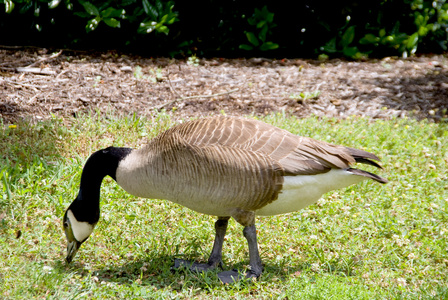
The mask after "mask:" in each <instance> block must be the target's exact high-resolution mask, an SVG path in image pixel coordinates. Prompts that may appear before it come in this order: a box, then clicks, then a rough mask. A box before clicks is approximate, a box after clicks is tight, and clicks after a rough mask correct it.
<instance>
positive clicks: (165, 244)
mask: <svg viewBox="0 0 448 300" xmlns="http://www.w3.org/2000/svg"><path fill="white" fill-rule="evenodd" d="M263 121H265V122H268V123H271V124H274V125H276V126H279V127H281V128H285V129H287V130H289V131H291V132H293V133H295V134H299V135H304V136H309V137H313V138H315V139H319V140H324V141H327V142H331V143H335V144H342V145H345V146H350V147H356V148H361V149H364V150H367V151H371V152H373V153H376V154H377V155H378V156H380V157H381V158H382V165H383V166H384V170H374V168H373V167H370V166H367V167H365V168H364V169H366V170H370V171H374V172H377V173H378V174H380V175H382V176H384V177H386V178H388V179H389V180H390V182H389V183H388V184H386V185H380V184H378V183H376V182H373V181H365V182H363V183H361V184H358V185H356V186H351V187H349V188H346V189H344V190H339V191H335V192H332V193H329V194H327V195H325V197H323V198H322V199H321V200H320V201H319V202H318V203H317V204H315V205H312V206H310V207H307V208H306V209H304V210H302V211H298V212H295V213H291V214H287V215H281V216H275V217H259V218H258V219H257V222H256V226H257V230H258V239H259V247H260V253H261V257H262V260H263V263H264V266H265V271H264V273H263V274H262V276H261V277H260V278H259V279H258V280H244V281H241V282H238V283H235V284H232V285H223V284H221V283H220V282H219V280H218V278H217V275H216V273H217V272H216V271H213V272H209V273H206V274H195V273H192V272H189V271H186V270H185V271H178V272H174V273H173V272H171V271H170V266H171V265H172V263H173V260H174V258H187V259H195V260H200V261H205V260H207V258H208V254H209V252H210V250H211V247H212V242H213V238H214V220H215V218H214V217H211V216H206V215H201V214H198V213H195V212H193V211H191V210H189V209H187V208H184V207H181V206H178V205H176V204H173V203H170V202H168V201H164V200H148V199H141V198H136V197H133V196H130V195H129V194H126V193H125V192H124V191H123V190H122V189H121V188H120V187H118V186H117V185H116V184H115V182H114V181H113V180H112V179H110V178H106V180H105V181H104V183H103V187H102V190H101V193H102V199H101V219H100V222H99V223H98V225H97V226H96V229H95V231H94V233H93V235H92V236H91V237H90V238H89V240H88V241H87V242H85V243H84V244H83V246H82V247H81V249H80V251H79V252H78V254H77V256H76V257H75V259H74V262H73V263H72V264H70V265H67V264H66V263H65V262H64V258H65V246H66V244H65V236H64V233H63V230H62V224H61V219H62V216H63V213H64V211H65V209H66V208H67V206H68V205H69V204H70V203H71V201H72V200H73V199H74V198H75V196H76V194H77V191H78V185H79V180H80V175H81V170H82V167H83V164H84V162H85V161H86V159H87V157H88V156H89V154H90V153H92V152H93V151H95V150H97V149H100V148H102V147H107V146H110V145H115V146H131V147H138V146H140V145H142V144H144V143H145V141H146V140H147V139H148V138H152V137H154V136H155V135H157V134H158V133H160V132H161V131H162V130H164V129H166V128H169V127H170V126H172V125H174V124H175V123H176V121H175V120H174V119H172V118H171V117H169V116H168V115H166V114H163V113H161V114H159V115H157V116H155V117H153V118H151V119H145V118H139V117H136V116H129V117H127V118H118V117H114V116H113V115H109V116H107V117H99V116H96V115H85V116H81V117H79V118H77V119H75V118H64V119H61V118H58V117H54V118H53V119H51V120H49V121H43V122H40V123H38V124H35V125H29V124H27V123H26V122H22V123H18V124H14V125H5V124H1V123H0V125H1V128H0V141H1V147H0V154H1V155H0V191H1V193H0V243H1V246H0V298H5V299H32V298H39V299H42V298H46V299H122V298H127V299H142V298H145V299H153V298H155V299H159V298H163V299H186V298H188V299H191V298H195V299H206V298H218V297H219V298H232V299H260V298H264V299H270V298H274V299H330V298H331V299H448V287H447V282H448V271H447V270H448V254H447V249H448V242H447V240H448V226H447V222H448V184H447V181H448V179H447V176H448V124H447V123H446V122H445V123H443V122H442V123H430V122H427V121H420V122H419V121H415V120H413V119H393V120H389V121H385V120H371V119H364V118H356V117H352V118H349V119H346V120H338V119H330V118H315V117H310V118H306V119H296V118H295V117H289V116H285V115H282V114H276V115H271V116H267V117H265V118H263ZM223 259H224V264H225V265H224V267H225V269H231V268H233V267H237V268H238V267H239V268H244V267H245V266H247V265H248V251H247V244H246V241H245V239H244V237H243V235H242V227H241V226H240V225H239V224H237V223H236V222H235V221H231V222H230V223H229V229H228V234H227V239H226V243H225V244H224V257H223Z"/></svg>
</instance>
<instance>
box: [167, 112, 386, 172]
mask: <svg viewBox="0 0 448 300" xmlns="http://www.w3.org/2000/svg"><path fill="white" fill-rule="evenodd" d="M170 132H173V133H174V132H175V133H176V134H179V135H181V136H182V138H183V139H184V140H185V142H187V143H189V144H191V145H196V146H199V147H201V146H211V145H221V146H226V147H234V148H239V149H244V150H250V151H252V152H255V153H260V154H263V155H267V156H269V157H270V158H271V159H273V160H274V161H276V162H278V163H279V164H280V165H281V167H282V168H283V170H284V172H285V174H286V175H312V174H319V173H325V172H328V171H329V170H330V169H332V168H338V169H345V168H348V167H349V166H350V164H353V163H355V162H363V163H370V164H373V165H377V164H376V163H374V162H371V161H370V160H369V159H374V160H379V159H378V157H376V156H375V155H373V154H371V153H369V152H365V151H362V150H358V149H353V148H347V147H343V146H336V145H332V144H328V143H325V142H320V141H317V140H314V139H311V138H307V137H300V136H296V135H293V134H292V133H290V132H288V131H286V130H283V129H280V128H277V127H275V126H272V125H269V124H266V123H263V122H260V121H257V120H253V119H244V118H237V117H225V116H218V117H211V118H205V119H198V120H194V121H191V122H187V123H185V124H181V125H178V126H176V127H173V128H171V129H169V130H168V131H167V132H166V133H167V134H169V133H170ZM377 166H378V165H377Z"/></svg>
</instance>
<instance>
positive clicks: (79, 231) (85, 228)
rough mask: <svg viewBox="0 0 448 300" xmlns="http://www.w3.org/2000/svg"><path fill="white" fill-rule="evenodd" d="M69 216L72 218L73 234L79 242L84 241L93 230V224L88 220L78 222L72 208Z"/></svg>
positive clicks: (68, 213) (68, 212)
mask: <svg viewBox="0 0 448 300" xmlns="http://www.w3.org/2000/svg"><path fill="white" fill-rule="evenodd" d="M67 218H68V219H69V220H70V224H71V226H72V231H73V235H74V236H75V239H76V240H77V241H78V242H82V241H84V240H85V239H86V238H88V237H89V236H90V234H91V233H92V231H93V227H94V226H93V225H91V224H89V223H87V222H78V220H76V218H75V215H74V214H73V212H72V211H71V210H69V211H67Z"/></svg>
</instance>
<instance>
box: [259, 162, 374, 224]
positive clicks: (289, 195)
mask: <svg viewBox="0 0 448 300" xmlns="http://www.w3.org/2000/svg"><path fill="white" fill-rule="evenodd" d="M364 179H367V177H364V176H359V175H354V174H352V173H350V172H349V171H347V170H343V169H332V170H331V171H329V172H327V173H323V174H317V175H297V176H285V177H284V183H283V189H282V191H281V193H280V194H279V195H278V198H277V200H275V201H274V202H272V203H270V204H268V205H266V206H265V207H262V208H261V209H259V210H257V211H256V212H255V214H256V215H259V216H272V215H279V214H285V213H289V212H294V211H298V210H300V209H302V208H305V207H307V206H308V205H311V204H313V203H315V202H316V201H317V200H319V198H320V197H322V195H323V194H325V193H328V192H329V191H333V190H337V189H341V188H344V187H347V186H349V185H352V184H355V183H358V182H361V181H362V180H364Z"/></svg>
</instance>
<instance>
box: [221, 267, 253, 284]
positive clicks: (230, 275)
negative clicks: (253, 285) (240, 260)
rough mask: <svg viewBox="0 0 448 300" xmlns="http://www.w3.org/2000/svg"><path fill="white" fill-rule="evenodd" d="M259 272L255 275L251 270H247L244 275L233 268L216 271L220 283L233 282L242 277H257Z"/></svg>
mask: <svg viewBox="0 0 448 300" xmlns="http://www.w3.org/2000/svg"><path fill="white" fill-rule="evenodd" d="M260 275H261V274H259V275H256V274H254V273H252V272H251V271H247V272H246V275H245V276H244V275H243V274H241V273H240V272H238V270H236V269H233V270H232V271H224V272H220V273H218V278H219V279H220V280H221V282H222V283H224V284H225V283H235V282H237V281H240V280H241V279H244V278H258V277H260Z"/></svg>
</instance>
